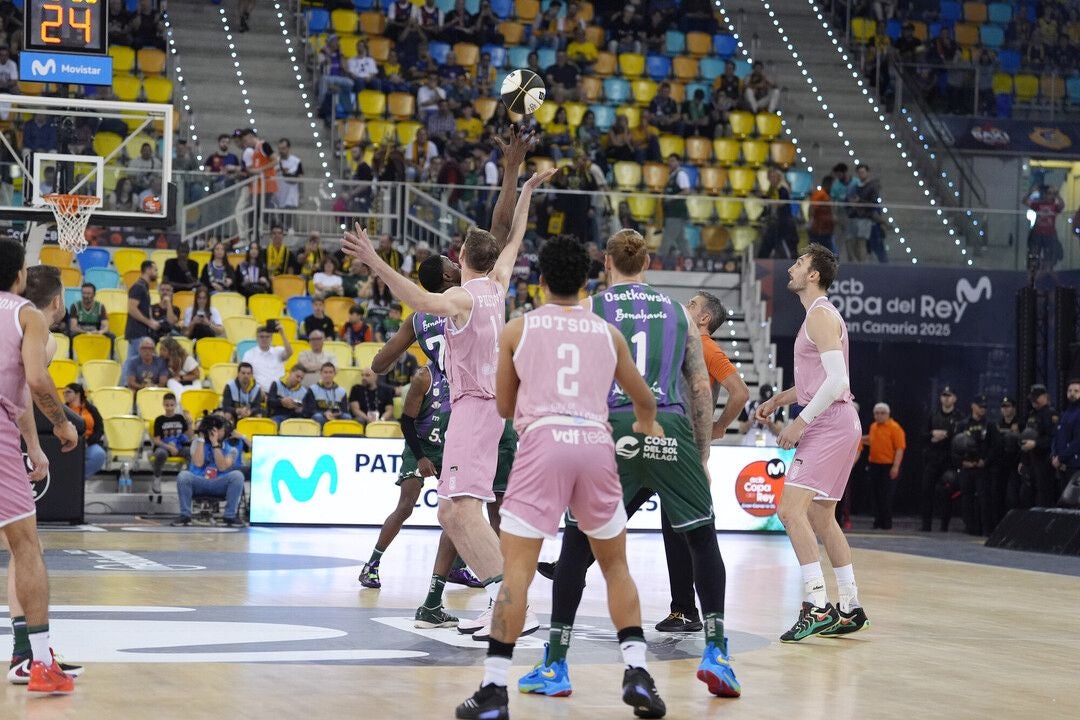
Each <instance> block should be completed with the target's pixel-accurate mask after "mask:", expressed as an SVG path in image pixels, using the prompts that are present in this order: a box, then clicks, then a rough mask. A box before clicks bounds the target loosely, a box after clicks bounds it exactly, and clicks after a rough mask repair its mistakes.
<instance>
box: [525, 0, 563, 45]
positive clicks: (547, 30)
mask: <svg viewBox="0 0 1080 720" xmlns="http://www.w3.org/2000/svg"><path fill="white" fill-rule="evenodd" d="M561 12H562V3H561V2H560V1H559V0H552V1H551V4H550V5H548V8H547V10H546V11H544V12H541V13H537V15H536V17H535V18H533V22H532V32H531V33H530V34H529V46H530V47H533V48H542V47H550V48H554V47H558V45H559V34H560V33H561V32H562V18H560V17H559V13H561Z"/></svg>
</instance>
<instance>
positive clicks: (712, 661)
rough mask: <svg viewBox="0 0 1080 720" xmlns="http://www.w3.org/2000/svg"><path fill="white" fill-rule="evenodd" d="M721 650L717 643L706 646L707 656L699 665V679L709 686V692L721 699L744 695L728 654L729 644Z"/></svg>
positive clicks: (702, 658) (702, 657) (703, 656)
mask: <svg viewBox="0 0 1080 720" xmlns="http://www.w3.org/2000/svg"><path fill="white" fill-rule="evenodd" d="M724 645H725V647H723V648H720V647H717V646H716V643H709V644H708V645H706V646H705V654H704V655H702V656H701V664H700V665H698V671H697V679H698V680H700V681H701V682H703V683H705V684H706V685H708V686H709V692H711V693H712V694H713V695H718V696H720V697H728V698H735V697H739V696H740V695H742V686H741V685H739V681H738V680H736V679H735V671H734V670H732V669H731V659H730V658H729V657H728V654H727V647H726V645H727V642H725V643H724Z"/></svg>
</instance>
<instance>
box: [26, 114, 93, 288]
mask: <svg viewBox="0 0 1080 720" xmlns="http://www.w3.org/2000/svg"><path fill="white" fill-rule="evenodd" d="M100 134H101V133H98V135H100ZM38 259H39V260H40V261H41V264H42V265H51V266H52V267H55V268H66V267H71V263H72V262H73V261H74V259H75V257H74V256H73V255H72V254H71V251H70V250H65V249H64V248H62V247H60V246H59V245H43V246H42V247H41V252H40V253H39V254H38Z"/></svg>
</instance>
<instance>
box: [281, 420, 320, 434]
mask: <svg viewBox="0 0 1080 720" xmlns="http://www.w3.org/2000/svg"><path fill="white" fill-rule="evenodd" d="M320 430H321V428H319V423H317V422H315V421H314V420H307V419H305V418H289V419H288V420H282V422H281V425H280V426H279V427H278V435H301V436H304V437H319V433H320Z"/></svg>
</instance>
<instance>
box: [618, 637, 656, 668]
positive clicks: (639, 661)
mask: <svg viewBox="0 0 1080 720" xmlns="http://www.w3.org/2000/svg"><path fill="white" fill-rule="evenodd" d="M619 649H620V650H622V659H623V663H624V664H625V665H626V666H627V667H637V668H641V669H642V670H648V669H649V666H648V665H647V664H646V663H645V643H643V642H641V641H640V640H627V641H626V642H624V643H621V644H620V645H619Z"/></svg>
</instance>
